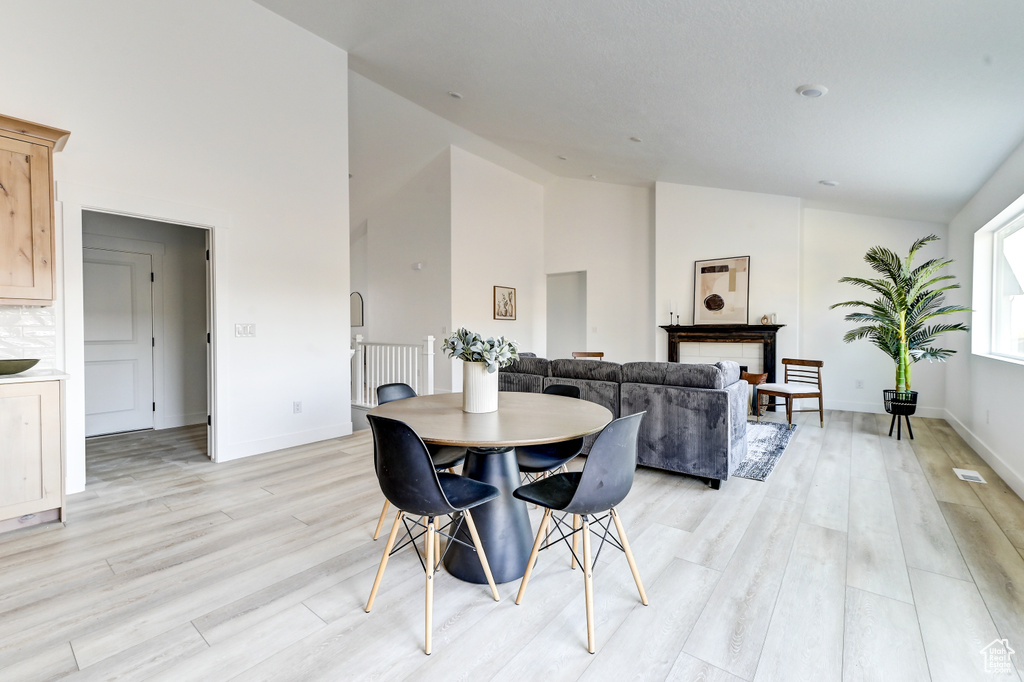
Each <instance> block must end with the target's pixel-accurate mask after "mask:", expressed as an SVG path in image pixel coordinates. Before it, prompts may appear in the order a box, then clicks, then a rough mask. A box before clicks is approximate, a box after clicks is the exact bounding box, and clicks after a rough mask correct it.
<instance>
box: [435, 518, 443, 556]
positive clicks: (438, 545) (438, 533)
mask: <svg viewBox="0 0 1024 682" xmlns="http://www.w3.org/2000/svg"><path fill="white" fill-rule="evenodd" d="M434 556H435V557H439V556H441V519H440V517H437V516H435V517H434Z"/></svg>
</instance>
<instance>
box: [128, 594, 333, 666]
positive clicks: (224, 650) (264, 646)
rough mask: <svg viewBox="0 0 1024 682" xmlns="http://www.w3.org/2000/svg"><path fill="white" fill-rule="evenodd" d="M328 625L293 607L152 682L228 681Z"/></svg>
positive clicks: (180, 663)
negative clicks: (157, 681)
mask: <svg viewBox="0 0 1024 682" xmlns="http://www.w3.org/2000/svg"><path fill="white" fill-rule="evenodd" d="M324 625H325V623H324V622H323V621H322V620H320V619H319V618H317V617H316V616H315V615H314V614H313V612H312V611H310V610H309V609H307V608H306V607H305V606H303V605H302V604H296V605H294V606H291V607H289V608H287V609H285V610H283V611H281V612H279V613H277V614H275V615H274V616H272V617H270V618H267V619H266V620H263V621H261V622H260V623H258V624H255V625H253V626H252V627H250V628H247V629H246V630H244V631H242V632H239V633H237V634H236V635H234V636H233V637H229V638H227V639H225V640H223V641H221V642H218V643H217V644H215V645H213V646H209V647H206V648H205V650H203V651H199V652H197V653H195V654H194V655H191V656H189V657H187V658H186V659H184V660H179V661H178V662H177V663H176V664H175V665H173V666H168V667H167V668H165V669H164V670H162V671H161V672H160V673H159V674H157V675H153V676H152V677H149V678H148V679H150V680H154V681H156V680H162V681H165V682H180V681H181V680H227V679H230V678H232V677H234V676H235V675H237V674H238V673H239V672H241V671H243V670H246V669H247V668H250V667H252V666H253V665H256V664H259V663H260V662H261V661H264V660H266V659H267V658H269V657H270V656H272V655H274V654H275V653H276V652H278V651H280V650H281V649H283V648H285V647H286V646H288V645H290V644H292V643H293V642H295V641H297V640H299V639H302V638H303V637H305V636H307V635H309V634H310V633H312V632H316V631H317V630H320V629H321V628H323V627H324Z"/></svg>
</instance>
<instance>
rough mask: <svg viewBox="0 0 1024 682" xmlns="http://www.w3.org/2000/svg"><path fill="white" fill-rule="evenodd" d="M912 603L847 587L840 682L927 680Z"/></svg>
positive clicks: (919, 632)
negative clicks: (841, 680) (841, 679)
mask: <svg viewBox="0 0 1024 682" xmlns="http://www.w3.org/2000/svg"><path fill="white" fill-rule="evenodd" d="M930 679H931V677H930V675H929V673H928V662H927V660H926V658H925V653H924V644H923V643H922V642H921V630H920V627H919V626H918V623H917V610H916V609H915V608H914V606H913V604H908V603H905V602H902V601H899V600H895V599H890V598H888V597H884V596H882V595H878V594H874V593H872V592H866V591H864V590H859V589H857V588H856V587H848V588H847V590H846V637H845V643H844V650H843V682H928V681H929V680H930Z"/></svg>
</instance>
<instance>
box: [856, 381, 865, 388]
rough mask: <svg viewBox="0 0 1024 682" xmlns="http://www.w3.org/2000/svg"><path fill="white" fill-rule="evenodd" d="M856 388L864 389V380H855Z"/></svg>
mask: <svg viewBox="0 0 1024 682" xmlns="http://www.w3.org/2000/svg"><path fill="white" fill-rule="evenodd" d="M857 388H864V380H863V379H857Z"/></svg>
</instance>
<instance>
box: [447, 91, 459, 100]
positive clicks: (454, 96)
mask: <svg viewBox="0 0 1024 682" xmlns="http://www.w3.org/2000/svg"><path fill="white" fill-rule="evenodd" d="M448 96H449V97H451V98H452V99H462V93H459V92H455V91H454V90H449V91H448Z"/></svg>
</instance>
